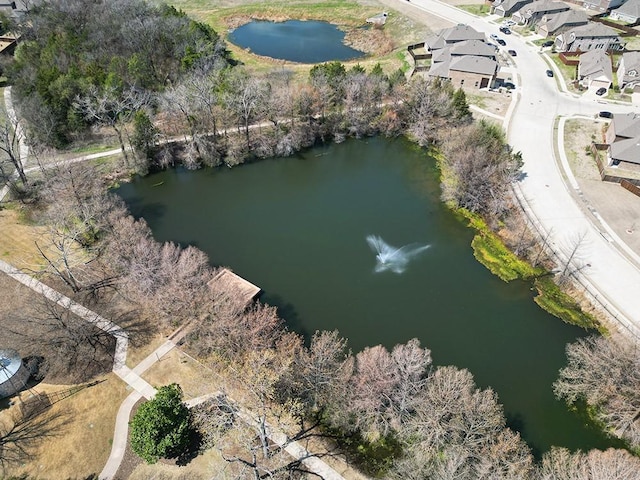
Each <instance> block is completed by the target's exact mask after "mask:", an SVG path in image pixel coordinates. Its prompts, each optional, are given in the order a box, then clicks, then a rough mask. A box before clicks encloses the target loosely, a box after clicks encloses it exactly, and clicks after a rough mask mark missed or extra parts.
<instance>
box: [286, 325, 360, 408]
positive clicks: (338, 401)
mask: <svg viewBox="0 0 640 480" xmlns="http://www.w3.org/2000/svg"><path fill="white" fill-rule="evenodd" d="M295 361H296V368H295V372H296V374H297V378H298V382H299V384H300V385H299V386H300V388H299V391H298V392H297V395H298V397H299V398H300V399H301V400H302V401H303V402H304V404H305V405H306V407H307V409H308V410H309V411H310V412H311V413H314V412H317V411H319V410H321V409H323V408H325V409H330V410H335V408H338V409H342V405H343V403H344V402H345V401H346V399H347V391H348V385H349V380H350V378H351V375H352V374H353V357H351V355H350V353H349V352H348V350H347V341H346V340H345V339H344V338H341V337H340V336H339V334H338V332H337V331H335V330H334V331H331V332H328V331H317V332H316V333H314V334H313V336H312V337H311V342H310V345H309V348H308V349H304V350H303V351H302V352H301V355H299V356H298V357H296V359H295Z"/></svg>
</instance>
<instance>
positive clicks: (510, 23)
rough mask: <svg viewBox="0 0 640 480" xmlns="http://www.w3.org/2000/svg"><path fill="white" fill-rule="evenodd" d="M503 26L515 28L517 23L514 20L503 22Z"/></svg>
mask: <svg viewBox="0 0 640 480" xmlns="http://www.w3.org/2000/svg"><path fill="white" fill-rule="evenodd" d="M502 24H503V25H504V26H505V27H513V26H514V25H515V24H516V22H514V21H513V20H505V21H504V22H502Z"/></svg>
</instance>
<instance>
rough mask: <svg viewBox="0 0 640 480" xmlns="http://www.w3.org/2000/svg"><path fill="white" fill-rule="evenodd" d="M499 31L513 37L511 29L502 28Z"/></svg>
mask: <svg viewBox="0 0 640 480" xmlns="http://www.w3.org/2000/svg"><path fill="white" fill-rule="evenodd" d="M498 30H500V31H501V32H502V33H504V34H505V35H511V30H509V27H500V28H499V29H498Z"/></svg>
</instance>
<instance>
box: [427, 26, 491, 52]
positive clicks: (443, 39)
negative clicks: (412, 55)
mask: <svg viewBox="0 0 640 480" xmlns="http://www.w3.org/2000/svg"><path fill="white" fill-rule="evenodd" d="M465 40H481V41H484V40H485V36H484V33H481V32H478V31H477V30H474V29H473V28H471V27H470V26H469V25H456V26H455V27H451V28H445V29H444V30H441V31H440V32H438V33H437V34H435V35H431V36H430V37H427V39H426V40H425V42H424V46H425V48H426V50H427V51H428V52H432V51H434V50H440V49H442V48H445V47H449V46H451V45H453V44H455V43H458V42H464V41H465Z"/></svg>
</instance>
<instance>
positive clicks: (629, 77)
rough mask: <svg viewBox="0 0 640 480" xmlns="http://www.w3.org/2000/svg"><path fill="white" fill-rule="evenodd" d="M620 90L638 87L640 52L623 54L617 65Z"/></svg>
mask: <svg viewBox="0 0 640 480" xmlns="http://www.w3.org/2000/svg"><path fill="white" fill-rule="evenodd" d="M617 73H618V84H619V85H620V90H624V89H625V88H633V89H635V88H636V87H640V52H625V53H623V54H622V58H621V59H620V63H619V65H618V72H617Z"/></svg>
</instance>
